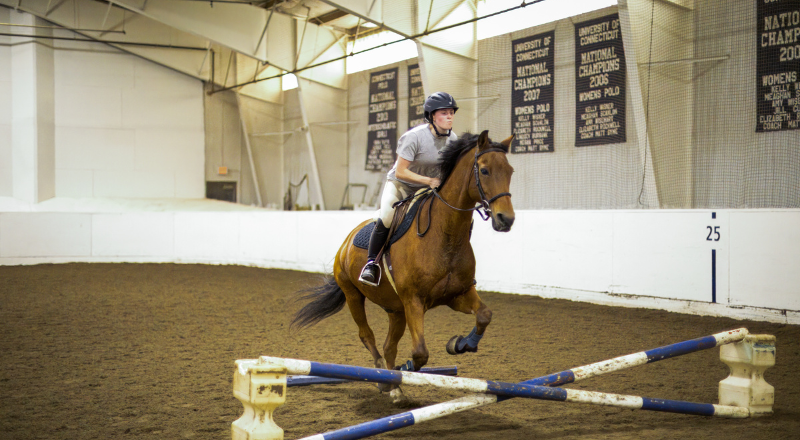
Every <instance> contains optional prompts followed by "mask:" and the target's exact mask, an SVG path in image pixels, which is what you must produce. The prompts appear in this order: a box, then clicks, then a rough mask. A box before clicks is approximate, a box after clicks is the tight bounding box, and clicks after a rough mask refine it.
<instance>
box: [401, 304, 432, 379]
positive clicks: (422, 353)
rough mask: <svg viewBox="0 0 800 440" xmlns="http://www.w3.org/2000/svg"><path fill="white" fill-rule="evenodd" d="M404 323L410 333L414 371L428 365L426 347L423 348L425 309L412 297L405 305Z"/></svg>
mask: <svg viewBox="0 0 800 440" xmlns="http://www.w3.org/2000/svg"><path fill="white" fill-rule="evenodd" d="M405 311H406V323H407V324H408V331H409V333H411V345H412V349H411V359H412V360H413V361H414V362H413V363H414V371H419V369H420V368H422V367H423V366H425V364H427V363H428V347H426V346H425V330H424V323H425V308H424V307H423V306H422V303H421V302H420V301H419V299H418V298H416V297H414V298H413V299H412V300H411V301H410V302H408V303H406V304H405Z"/></svg>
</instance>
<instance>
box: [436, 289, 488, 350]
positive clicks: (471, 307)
mask: <svg viewBox="0 0 800 440" xmlns="http://www.w3.org/2000/svg"><path fill="white" fill-rule="evenodd" d="M448 306H449V307H450V308H451V309H453V310H455V311H457V312H461V313H467V314H473V315H475V328H473V329H472V332H470V334H469V335H468V336H467V337H463V336H458V335H457V336H453V337H452V338H450V341H448V342H447V352H448V353H450V354H462V353H466V352H468V351H469V352H472V353H474V352H476V351H478V342H480V340H481V338H482V337H483V333H484V332H485V331H486V327H487V326H488V325H489V323H490V322H492V311H491V310H489V308H488V307H486V304H484V303H483V301H481V298H480V296H478V292H477V291H476V290H475V287H474V286H473V287H470V289H469V290H468V291H467V292H466V293H464V294H462V295H459V296H457V297H455V298H454V299H453V300H452V301H451V302H450V304H448Z"/></svg>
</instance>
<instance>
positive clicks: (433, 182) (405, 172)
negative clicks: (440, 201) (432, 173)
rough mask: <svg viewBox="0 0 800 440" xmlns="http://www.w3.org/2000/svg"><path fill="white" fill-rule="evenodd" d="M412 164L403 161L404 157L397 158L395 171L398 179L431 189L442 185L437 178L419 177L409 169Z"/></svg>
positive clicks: (405, 160)
mask: <svg viewBox="0 0 800 440" xmlns="http://www.w3.org/2000/svg"><path fill="white" fill-rule="evenodd" d="M410 164H411V162H410V161H408V160H407V159H403V158H402V157H399V156H398V157H397V169H396V170H395V176H397V178H398V179H400V180H402V181H405V182H411V183H416V184H418V185H428V186H430V187H431V188H436V187H437V186H439V185H440V184H441V182H440V181H439V179H437V178H435V177H426V176H422V175H419V174H417V173H415V172H413V171H411V170H409V169H408V166H409V165H410Z"/></svg>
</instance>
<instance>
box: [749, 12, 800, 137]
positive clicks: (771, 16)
mask: <svg viewBox="0 0 800 440" xmlns="http://www.w3.org/2000/svg"><path fill="white" fill-rule="evenodd" d="M756 4H757V5H758V6H757V8H756V9H757V14H758V25H757V29H758V32H757V33H756V37H757V42H756V47H757V49H756V59H757V62H756V65H757V66H756V84H757V85H756V103H757V108H758V111H757V113H758V119H757V123H756V132H769V131H780V130H794V129H797V128H800V121H798V116H800V0H756Z"/></svg>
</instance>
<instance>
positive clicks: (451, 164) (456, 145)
mask: <svg viewBox="0 0 800 440" xmlns="http://www.w3.org/2000/svg"><path fill="white" fill-rule="evenodd" d="M477 143H478V135H477V134H472V133H470V132H466V133H464V134H462V135H461V137H460V138H458V139H457V140H455V141H453V142H450V143H449V144H447V146H446V147H444V148H442V149H441V150H440V151H439V175H440V176H441V180H442V184H444V182H446V181H447V178H448V177H450V173H452V172H453V169H455V167H456V164H457V163H458V159H459V158H460V157H461V156H462V155H463V154H464V153H466V152H467V151H469V150H471V149H472V148H473V147H475V144H477ZM489 143H490V144H491V145H492V147H494V148H500V149H502V150H503V151H505V152H506V153H508V148H507V147H506V146H505V145H503V144H501V143H495V142H492V141H491V139H490V140H489Z"/></svg>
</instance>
